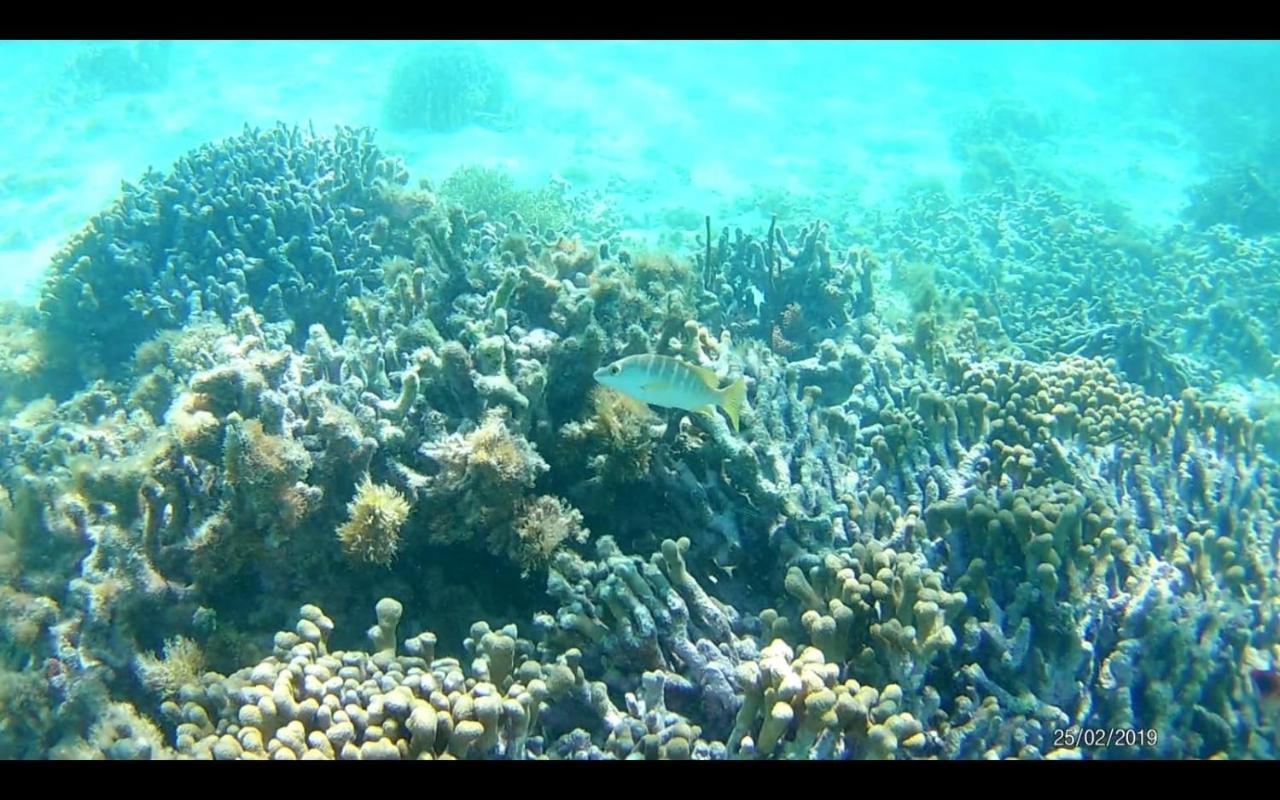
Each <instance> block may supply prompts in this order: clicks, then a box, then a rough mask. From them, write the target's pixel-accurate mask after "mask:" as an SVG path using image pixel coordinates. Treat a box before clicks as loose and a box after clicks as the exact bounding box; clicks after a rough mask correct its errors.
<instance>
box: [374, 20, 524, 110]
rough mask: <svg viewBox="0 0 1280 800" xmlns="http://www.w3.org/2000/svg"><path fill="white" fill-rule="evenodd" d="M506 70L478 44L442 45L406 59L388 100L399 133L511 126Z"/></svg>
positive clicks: (398, 67) (393, 79) (393, 76)
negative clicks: (419, 130) (415, 130)
mask: <svg viewBox="0 0 1280 800" xmlns="http://www.w3.org/2000/svg"><path fill="white" fill-rule="evenodd" d="M509 83H510V82H509V80H508V78H507V75H506V73H505V72H504V71H503V69H502V68H501V67H500V66H498V65H497V64H495V63H494V62H493V61H492V60H490V59H489V58H488V57H487V56H485V54H484V53H483V52H482V51H481V50H480V48H478V47H477V46H475V45H472V44H464V43H461V42H441V43H437V44H435V45H433V46H432V47H430V48H425V49H421V50H418V51H416V52H413V53H410V54H408V55H406V56H404V57H402V58H401V59H400V60H399V61H398V62H397V63H396V66H395V69H394V70H393V71H392V73H391V83H390V86H389V87H388V88H387V94H386V99H385V101H384V116H385V117H386V120H387V124H388V125H389V126H390V127H391V128H392V129H396V130H414V129H423V130H428V131H436V132H448V131H455V130H457V129H459V128H461V127H463V126H464V125H484V126H488V127H497V126H502V125H509V124H510V121H511V117H512V114H513V105H512V102H511V96H510V92H511V90H510V86H509Z"/></svg>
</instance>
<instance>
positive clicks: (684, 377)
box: [595, 355, 747, 431]
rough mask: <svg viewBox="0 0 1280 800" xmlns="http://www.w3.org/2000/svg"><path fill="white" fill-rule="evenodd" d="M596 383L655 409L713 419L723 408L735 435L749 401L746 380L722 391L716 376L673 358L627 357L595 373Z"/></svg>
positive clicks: (739, 381)
mask: <svg viewBox="0 0 1280 800" xmlns="http://www.w3.org/2000/svg"><path fill="white" fill-rule="evenodd" d="M595 379H596V381H598V382H599V383H601V384H604V385H605V386H608V387H609V388H610V389H616V390H617V391H619V392H622V393H623V394H625V395H627V396H629V397H634V398H635V399H637V400H642V401H644V402H646V403H651V404H653V405H655V406H665V407H667V408H679V409H682V410H684V411H693V412H696V413H699V414H711V415H714V414H715V406H720V407H721V408H723V409H724V413H725V414H726V415H728V417H729V422H731V423H733V429H734V430H735V431H736V430H738V412H739V411H741V409H742V404H743V402H745V401H746V399H747V380H746V378H738V380H737V381H735V382H734V383H733V385H732V386H729V387H728V388H725V389H721V388H719V384H720V379H719V378H717V377H716V374H715V372H713V371H711V370H709V369H706V368H705V367H699V366H695V365H693V364H689V363H687V362H685V361H681V360H680V359H678V358H671V357H670V356H655V355H641V356H627V357H626V358H622V359H619V360H617V361H615V362H613V363H612V364H610V365H609V366H607V367H601V368H600V369H598V370H596V373H595Z"/></svg>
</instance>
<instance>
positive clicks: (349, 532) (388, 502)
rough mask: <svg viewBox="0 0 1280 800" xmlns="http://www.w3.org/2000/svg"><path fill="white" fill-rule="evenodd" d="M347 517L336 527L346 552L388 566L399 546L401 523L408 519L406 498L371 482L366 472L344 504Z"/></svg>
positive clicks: (384, 486)
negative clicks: (348, 500)
mask: <svg viewBox="0 0 1280 800" xmlns="http://www.w3.org/2000/svg"><path fill="white" fill-rule="evenodd" d="M347 513H348V514H349V515H350V519H349V520H348V521H347V522H346V523H344V524H343V525H342V526H341V527H340V528H338V541H340V542H342V549H343V550H345V551H346V552H347V554H348V555H351V556H354V557H356V558H359V559H362V560H364V561H369V562H371V563H374V564H381V565H382V566H390V564H391V561H392V560H393V559H394V558H395V557H396V550H397V549H398V548H399V546H400V526H402V525H404V522H405V520H406V519H408V518H409V501H407V500H405V498H404V495H402V494H400V492H398V491H396V489H395V488H394V487H391V486H387V485H385V484H381V483H374V482H373V481H372V479H370V478H369V476H368V475H365V476H364V480H363V481H362V482H361V483H360V485H359V486H358V487H356V495H355V497H354V498H352V500H351V502H350V503H348V504H347Z"/></svg>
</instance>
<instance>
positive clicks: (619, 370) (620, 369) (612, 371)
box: [609, 364, 622, 375]
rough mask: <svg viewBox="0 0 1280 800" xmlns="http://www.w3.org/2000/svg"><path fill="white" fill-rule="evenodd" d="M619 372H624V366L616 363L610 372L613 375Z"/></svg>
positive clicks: (610, 368)
mask: <svg viewBox="0 0 1280 800" xmlns="http://www.w3.org/2000/svg"><path fill="white" fill-rule="evenodd" d="M619 372H622V367H620V366H618V365H617V364H614V365H613V366H612V367H609V373H610V374H611V375H617V374H618V373H619Z"/></svg>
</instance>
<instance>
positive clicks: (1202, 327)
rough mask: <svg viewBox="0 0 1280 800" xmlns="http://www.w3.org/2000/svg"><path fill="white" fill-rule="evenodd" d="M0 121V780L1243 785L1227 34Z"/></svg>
mask: <svg viewBox="0 0 1280 800" xmlns="http://www.w3.org/2000/svg"><path fill="white" fill-rule="evenodd" d="M0 92H3V96H4V97H5V98H6V99H7V101H8V102H6V103H5V104H3V106H2V107H0V115H3V119H2V120H0V121H2V122H3V124H0V278H2V280H0V758H27V759H50V758H56V759H65V758H89V759H173V758H205V759H207V758H213V759H219V760H222V759H290V760H293V759H334V758H339V759H406V758H414V759H468V760H480V759H555V760H585V759H592V760H594V759H671V760H679V759H694V760H719V759H948V760H951V759H990V758H1012V759H1149V758H1164V759H1170V758H1173V759H1193V758H1194V759H1207V758H1229V759H1246V758H1261V759H1275V758H1277V757H1280V576H1278V575H1277V569H1276V564H1277V558H1278V557H1280V463H1278V461H1277V460H1278V459H1280V323H1278V322H1277V320H1280V261H1278V256H1280V106H1277V104H1276V101H1275V98H1276V97H1280V44H1277V43H1273V42H1154V41H1143V42H1121V41H1104V42H1052V41H1036V42H978V41H965V42H891V41H875V42H839V41H809V42H799V41H796V42H781V41H779V42H767V41H754V42H732V41H677V42H656V41H628V42H618V41H566V42H547V41H519V42H513V41H505V42H455V41H431V42H212V41H182V42H159V41H138V42H105V41H104V42H9V43H6V44H5V46H4V47H3V48H0Z"/></svg>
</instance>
